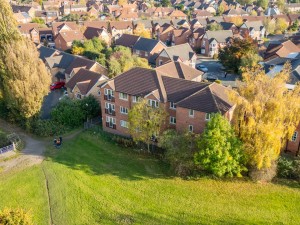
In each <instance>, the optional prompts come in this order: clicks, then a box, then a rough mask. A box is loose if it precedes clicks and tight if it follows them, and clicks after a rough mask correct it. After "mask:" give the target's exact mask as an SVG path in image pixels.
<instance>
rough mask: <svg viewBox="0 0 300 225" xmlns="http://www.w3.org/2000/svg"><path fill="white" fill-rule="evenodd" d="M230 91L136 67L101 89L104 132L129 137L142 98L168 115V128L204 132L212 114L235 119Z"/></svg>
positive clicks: (213, 84) (219, 86)
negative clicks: (132, 111) (131, 116)
mask: <svg viewBox="0 0 300 225" xmlns="http://www.w3.org/2000/svg"><path fill="white" fill-rule="evenodd" d="M227 90H228V89H227V88H226V87H224V86H222V85H220V84H217V83H201V82H195V81H190V80H185V79H180V78H174V77H170V76H164V75H161V74H160V73H157V72H156V71H155V70H151V69H144V68H134V69H131V70H129V71H127V72H125V73H123V74H121V75H119V76H117V77H115V78H114V79H111V80H109V81H107V82H106V83H104V84H103V85H101V86H100V98H101V99H100V102H101V108H102V120H103V129H104V130H105V131H107V132H110V133H114V134H118V135H122V136H129V131H128V126H129V123H128V112H129V110H130V109H131V108H132V107H133V106H134V104H136V102H138V101H139V99H140V98H145V99H147V100H148V103H149V105H151V106H152V107H164V108H165V110H166V111H167V112H168V118H166V123H167V128H170V129H176V130H177V131H179V132H181V131H191V132H194V133H201V132H203V130H204V128H205V125H206V123H207V121H208V120H209V119H210V116H211V114H212V113H218V112H220V113H222V114H223V115H224V116H225V117H226V118H228V119H229V120H231V118H232V113H233V110H234V106H233V105H232V104H231V103H229V100H228V98H227V93H226V91H227Z"/></svg>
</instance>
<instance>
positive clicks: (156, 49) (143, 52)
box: [132, 37, 166, 65]
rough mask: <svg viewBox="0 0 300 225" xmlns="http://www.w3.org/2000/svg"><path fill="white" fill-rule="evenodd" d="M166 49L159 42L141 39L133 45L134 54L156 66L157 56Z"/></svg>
mask: <svg viewBox="0 0 300 225" xmlns="http://www.w3.org/2000/svg"><path fill="white" fill-rule="evenodd" d="M164 48H166V46H165V45H164V44H163V43H162V42H161V41H159V40H154V39H149V38H143V37H141V38H139V39H138V40H137V42H136V43H135V44H134V45H133V47H132V53H133V54H135V55H137V56H139V57H141V58H144V59H147V60H148V62H149V64H151V65H155V64H156V62H155V59H156V57H157V55H158V54H159V53H160V52H161V51H162V50H163V49H164Z"/></svg>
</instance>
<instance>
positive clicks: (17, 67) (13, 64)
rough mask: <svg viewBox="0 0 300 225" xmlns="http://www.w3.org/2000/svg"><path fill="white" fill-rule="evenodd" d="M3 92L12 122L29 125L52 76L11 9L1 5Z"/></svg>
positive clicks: (0, 76)
mask: <svg viewBox="0 0 300 225" xmlns="http://www.w3.org/2000/svg"><path fill="white" fill-rule="evenodd" d="M0 43H1V44H0V91H1V93H2V95H3V99H2V100H3V101H4V105H5V107H6V108H8V112H9V115H10V118H11V119H13V120H15V121H17V122H20V123H22V124H23V125H29V124H28V122H29V120H30V119H31V118H32V117H34V116H35V115H37V114H38V113H39V112H40V109H41V106H42V102H43V98H44V96H45V95H46V94H47V93H48V91H49V84H50V83H51V80H50V75H49V73H48V72H47V70H46V67H45V65H44V63H43V62H42V60H40V59H39V53H38V51H37V48H36V46H35V45H34V43H33V42H32V41H31V40H29V39H27V38H25V37H23V36H22V35H21V33H20V32H19V30H18V28H17V22H16V20H15V18H14V16H13V13H12V10H11V7H10V5H9V3H8V2H7V1H0Z"/></svg>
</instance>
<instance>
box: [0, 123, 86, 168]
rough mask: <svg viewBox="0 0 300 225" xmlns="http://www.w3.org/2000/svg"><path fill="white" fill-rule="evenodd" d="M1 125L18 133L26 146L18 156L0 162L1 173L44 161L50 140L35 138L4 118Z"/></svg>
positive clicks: (69, 137)
mask: <svg viewBox="0 0 300 225" xmlns="http://www.w3.org/2000/svg"><path fill="white" fill-rule="evenodd" d="M0 127H1V129H3V130H4V131H5V132H8V133H12V132H14V133H17V134H18V135H19V136H20V138H21V139H22V141H24V142H25V147H24V149H23V150H22V151H21V153H20V155H19V156H18V157H16V158H12V159H10V160H7V161H2V162H0V168H1V169H2V171H1V173H6V172H9V171H11V170H15V169H23V168H25V167H29V166H32V165H36V164H40V163H42V162H43V160H44V153H45V150H46V146H47V145H49V143H50V142H48V141H43V140H39V139H37V138H34V137H32V136H30V135H28V134H26V133H25V132H24V131H23V130H22V129H20V128H19V127H17V126H14V125H11V124H9V123H7V122H6V121H4V120H2V119H0ZM80 132H81V130H79V131H77V132H75V133H73V134H71V135H69V136H67V137H64V140H67V139H71V138H73V137H75V136H76V135H77V134H79V133H80Z"/></svg>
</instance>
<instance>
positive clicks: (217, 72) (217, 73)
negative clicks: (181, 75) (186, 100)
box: [197, 57, 237, 87]
mask: <svg viewBox="0 0 300 225" xmlns="http://www.w3.org/2000/svg"><path fill="white" fill-rule="evenodd" d="M198 64H202V65H204V66H206V67H207V69H208V72H207V73H205V74H204V75H203V78H204V79H208V78H210V77H216V78H217V79H218V80H220V81H221V83H222V84H223V85H225V86H232V87H234V86H236V82H235V80H236V79H237V76H236V75H234V74H227V75H226V77H225V72H224V71H223V69H222V68H223V66H222V64H221V63H220V62H219V61H218V60H215V59H211V58H202V57H201V58H198V59H197V65H198Z"/></svg>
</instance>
